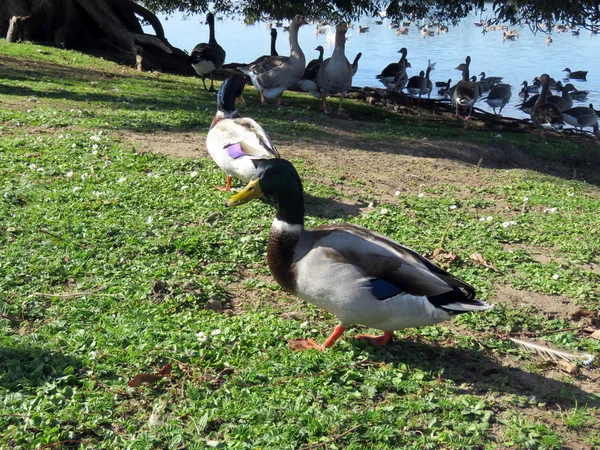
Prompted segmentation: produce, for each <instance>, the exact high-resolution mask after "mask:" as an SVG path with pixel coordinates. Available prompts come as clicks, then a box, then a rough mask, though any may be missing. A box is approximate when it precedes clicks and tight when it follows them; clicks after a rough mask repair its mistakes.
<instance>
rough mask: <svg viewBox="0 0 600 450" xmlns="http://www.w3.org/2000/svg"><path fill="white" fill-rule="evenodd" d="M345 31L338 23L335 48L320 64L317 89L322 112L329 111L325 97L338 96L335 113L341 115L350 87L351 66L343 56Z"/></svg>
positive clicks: (344, 25)
mask: <svg viewBox="0 0 600 450" xmlns="http://www.w3.org/2000/svg"><path fill="white" fill-rule="evenodd" d="M346 31H348V25H347V24H345V23H339V24H338V25H337V26H336V27H335V48H334V50H333V53H332V54H331V58H327V59H326V60H325V61H323V64H321V68H320V69H319V72H318V73H317V87H318V89H319V92H320V93H321V108H322V109H323V111H324V112H327V111H328V110H329V107H328V105H327V96H328V95H334V94H339V95H340V106H339V108H338V111H337V113H338V114H341V113H342V102H343V101H344V96H345V95H346V93H347V91H348V89H350V86H352V64H350V62H349V61H348V58H346V54H345V47H346Z"/></svg>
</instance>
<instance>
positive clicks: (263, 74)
mask: <svg viewBox="0 0 600 450" xmlns="http://www.w3.org/2000/svg"><path fill="white" fill-rule="evenodd" d="M306 23H307V22H306V21H305V20H304V17H302V16H299V15H298V16H295V17H294V19H293V20H292V23H291V25H290V56H270V57H268V58H265V59H264V60H263V61H261V62H259V63H258V64H251V65H249V66H244V67H238V69H239V70H240V71H241V72H242V73H244V74H245V75H247V76H248V77H250V81H252V84H253V85H254V87H255V88H256V89H257V90H258V92H259V93H260V102H261V103H262V104H263V105H264V104H266V103H267V101H266V99H267V98H274V97H277V106H280V105H281V96H282V95H283V92H284V91H285V90H286V89H287V88H289V87H290V86H292V85H293V84H295V83H297V82H298V81H300V79H301V78H302V75H303V74H304V66H305V63H306V60H305V59H304V53H302V49H301V48H300V45H299V44H298V30H299V29H300V27H301V26H302V25H305V24H306Z"/></svg>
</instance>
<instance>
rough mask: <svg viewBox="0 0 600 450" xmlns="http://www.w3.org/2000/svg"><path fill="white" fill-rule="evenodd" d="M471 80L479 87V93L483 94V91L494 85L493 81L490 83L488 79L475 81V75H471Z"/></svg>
mask: <svg viewBox="0 0 600 450" xmlns="http://www.w3.org/2000/svg"><path fill="white" fill-rule="evenodd" d="M471 81H474V82H475V83H477V87H478V88H479V95H481V94H483V93H484V92H488V91H489V90H490V89H491V88H492V86H493V85H494V83H490V82H489V81H477V77H475V76H473V77H471Z"/></svg>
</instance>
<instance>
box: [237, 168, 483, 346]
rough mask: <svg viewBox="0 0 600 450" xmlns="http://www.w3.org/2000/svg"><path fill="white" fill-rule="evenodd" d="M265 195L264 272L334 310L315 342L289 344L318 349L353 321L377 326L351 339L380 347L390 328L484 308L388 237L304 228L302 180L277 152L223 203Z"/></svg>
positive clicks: (352, 228) (334, 227)
mask: <svg viewBox="0 0 600 450" xmlns="http://www.w3.org/2000/svg"><path fill="white" fill-rule="evenodd" d="M263 196H264V197H267V198H272V199H273V200H274V201H275V202H276V203H277V213H276V215H275V219H274V221H273V224H272V225H271V230H270V232H269V240H268V244H267V263H268V266H269V269H270V271H271V274H272V275H273V277H274V278H275V280H276V281H277V283H279V285H280V286H281V287H282V288H283V289H284V290H286V291H289V292H291V293H292V294H294V295H296V296H298V297H299V298H301V299H302V300H305V301H307V302H309V303H312V304H313V305H315V306H317V307H319V308H322V309H324V310H326V311H328V312H330V313H332V314H334V315H335V316H336V317H337V319H338V321H339V324H338V325H337V326H336V327H335V330H334V331H333V333H332V334H331V335H330V336H329V337H328V338H327V339H326V340H325V342H324V343H323V344H318V343H317V342H315V341H314V340H312V339H298V340H293V341H290V346H291V347H292V349H294V350H304V349H316V350H320V351H322V350H325V349H327V348H329V347H331V346H332V345H333V344H334V343H335V342H336V340H337V339H338V338H339V337H340V336H342V334H343V333H344V332H345V330H346V329H347V328H348V327H349V326H350V325H353V324H357V325H364V326H367V327H371V328H376V329H379V330H382V331H383V335H382V336H377V337H376V336H371V335H367V334H361V335H358V336H356V337H357V338H360V339H364V340H366V341H367V342H368V343H369V344H371V345H375V346H383V345H386V344H388V343H389V342H390V341H391V340H392V339H393V337H394V330H399V329H403V328H410V327H420V326H425V325H432V324H435V323H438V322H442V321H444V320H448V319H450V318H452V317H453V316H455V315H457V314H462V313H467V312H475V311H485V310H488V309H490V308H492V305H490V304H488V303H486V302H484V301H481V300H477V299H476V298H475V297H476V292H475V289H474V288H473V287H472V286H471V285H469V284H467V283H466V282H464V281H463V280H461V279H459V278H456V277H454V276H453V275H451V274H450V273H448V272H447V271H445V270H443V269H441V268H440V267H438V266H436V265H435V264H434V263H433V262H431V261H429V260H428V259H426V258H424V257H423V256H421V255H419V254H418V253H416V252H415V251H413V250H411V249H410V248H408V247H405V246H403V245H401V244H399V243H398V242H395V241H393V240H392V239H390V238H388V237H385V236H383V235H381V234H378V233H375V232H373V231H371V230H369V229H367V228H363V227H360V226H358V225H353V224H348V223H335V224H327V225H321V226H319V227H316V228H309V229H306V228H304V195H303V191H302V181H301V180H300V177H299V175H298V172H297V171H296V169H295V168H294V166H293V165H292V164H291V163H290V162H289V161H287V160H285V159H271V160H265V161H262V162H261V163H260V164H259V165H258V167H257V169H256V172H255V173H254V176H253V179H252V180H251V181H250V183H248V185H247V186H246V187H245V188H244V189H243V190H242V191H241V192H239V193H238V194H236V195H234V196H232V197H231V198H230V199H229V201H228V202H227V203H226V205H227V206H230V207H233V206H239V205H243V204H245V203H247V202H249V201H251V200H253V199H256V198H260V197H263Z"/></svg>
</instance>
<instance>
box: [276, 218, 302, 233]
mask: <svg viewBox="0 0 600 450" xmlns="http://www.w3.org/2000/svg"><path fill="white" fill-rule="evenodd" d="M271 229H272V230H274V231H276V232H277V233H278V234H300V233H302V231H303V230H304V226H303V225H301V224H299V223H288V222H285V221H283V220H280V219H275V220H273V224H272V225H271Z"/></svg>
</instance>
